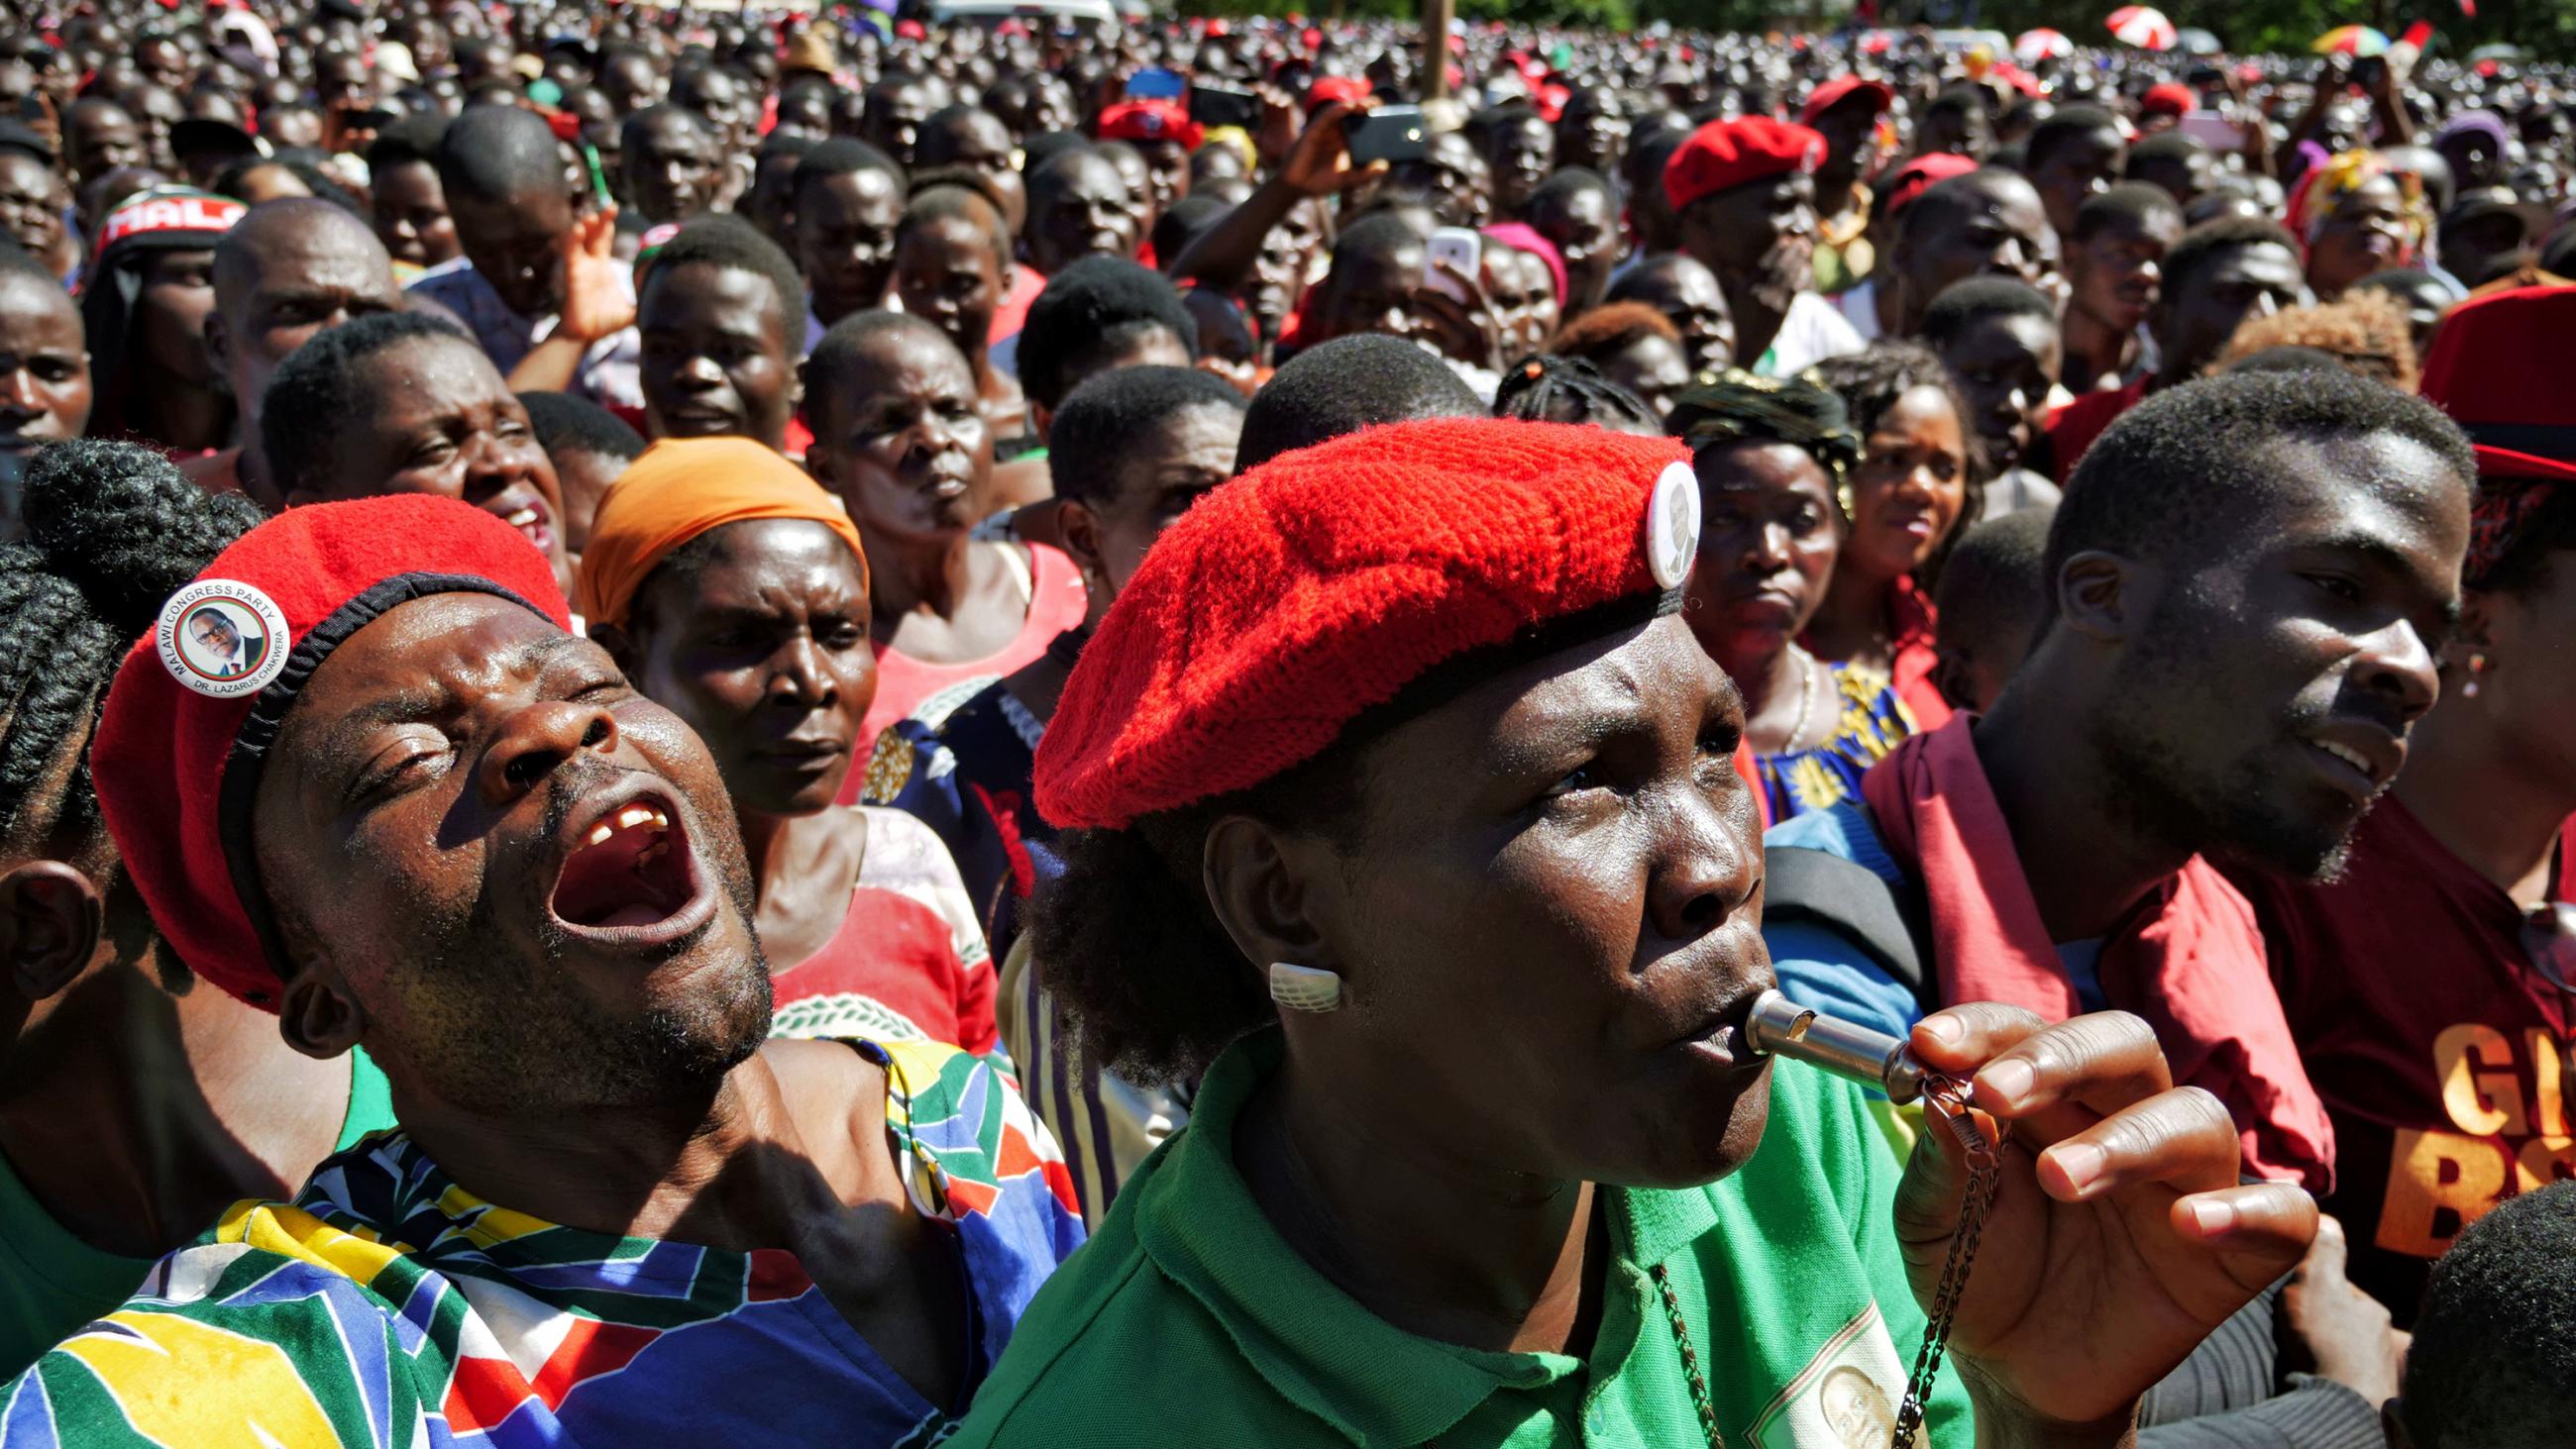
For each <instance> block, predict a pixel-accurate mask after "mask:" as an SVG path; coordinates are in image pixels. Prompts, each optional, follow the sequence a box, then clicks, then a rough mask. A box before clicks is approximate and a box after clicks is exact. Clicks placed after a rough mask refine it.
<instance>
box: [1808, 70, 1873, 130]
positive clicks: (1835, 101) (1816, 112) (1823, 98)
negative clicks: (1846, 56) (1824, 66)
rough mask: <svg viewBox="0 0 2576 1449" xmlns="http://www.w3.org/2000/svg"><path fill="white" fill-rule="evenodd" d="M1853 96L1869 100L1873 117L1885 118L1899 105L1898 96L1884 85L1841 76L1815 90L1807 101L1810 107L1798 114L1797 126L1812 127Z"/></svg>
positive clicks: (1860, 77)
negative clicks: (1882, 116) (1897, 102)
mask: <svg viewBox="0 0 2576 1449" xmlns="http://www.w3.org/2000/svg"><path fill="white" fill-rule="evenodd" d="M1853 96H1865V97H1867V98H1868V99H1869V109H1870V113H1871V114H1872V115H1884V114H1886V112H1887V108H1888V107H1889V106H1892V105H1894V104H1896V92H1894V91H1892V90H1890V89H1888V88H1887V86H1886V85H1885V84H1883V83H1881V82H1879V81H1874V80H1869V79H1867V78H1865V77H1862V76H1856V75H1838V76H1836V77H1834V78H1833V79H1832V80H1829V81H1827V82H1825V83H1824V84H1823V85H1820V86H1818V87H1816V89H1815V92H1814V93H1813V94H1812V95H1809V96H1808V97H1807V104H1806V105H1804V106H1802V107H1800V108H1799V110H1798V122H1799V124H1800V125H1806V126H1812V125H1814V124H1815V123H1816V117H1818V116H1821V115H1823V114H1824V113H1825V112H1827V111H1830V110H1832V109H1833V108H1834V107H1836V106H1839V105H1841V104H1842V103H1843V102H1844V101H1846V100H1849V99H1850V98H1852V97H1853Z"/></svg>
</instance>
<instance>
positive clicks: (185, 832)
mask: <svg viewBox="0 0 2576 1449" xmlns="http://www.w3.org/2000/svg"><path fill="white" fill-rule="evenodd" d="M448 593H483V594H491V595H494V596H496V597H499V598H502V599H507V600H509V601H511V602H512V603H516V604H519V605H522V606H524V607H526V608H527V609H529V610H531V611H532V612H534V613H537V614H539V615H542V616H543V617H544V618H546V619H548V620H550V621H551V622H552V623H553V624H554V625H555V627H557V628H559V629H564V630H567V631H568V630H570V629H571V627H572V617H571V614H570V612H569V611H568V610H567V609H566V608H565V607H564V600H563V595H562V594H561V593H560V592H559V591H558V590H557V589H556V587H555V576H554V566H553V564H552V563H550V562H549V561H548V560H547V558H546V556H545V555H544V554H543V553H540V552H538V551H537V550H536V549H534V548H531V547H529V546H528V540H527V539H526V538H525V537H523V536H522V535H521V534H520V533H519V531H518V530H517V529H514V528H512V527H510V526H509V525H508V524H506V523H503V522H502V521H501V520H499V519H497V518H494V517H493V516H492V515H491V514H489V513H486V512H484V511H483V510H482V509H480V508H476V507H474V506H472V505H470V504H466V503H460V502H457V501H456V500H454V499H452V498H431V497H424V496H421V495H418V494H408V495H400V496H394V497H385V498H366V499H360V500H358V501H355V502H350V503H318V504H312V505H309V506H307V507H302V508H291V509H288V510H287V511H286V512H285V513H282V514H280V515H278V516H277V517H275V518H272V519H270V520H268V521H267V522H266V523H263V524H261V525H260V526H259V527H257V528H254V529H252V530H251V531H250V532H248V533H246V534H243V535H242V536H241V537H240V538H238V539H236V540H234V541H233V544H232V546H231V547H229V548H227V549H225V550H224V551H223V552H222V553H219V554H217V555H215V558H214V561H213V562H212V563H209V564H207V565H206V567H205V570H204V571H203V572H201V573H199V574H198V575H197V577H196V580H195V581H194V582H192V583H190V584H189V585H188V586H187V587H186V588H183V589H181V590H179V591H178V592H177V593H175V594H172V595H171V596H170V599H169V601H168V602H167V603H166V604H164V605H163V606H162V609H161V617H160V622H159V624H158V626H157V627H156V628H155V629H154V630H153V632H152V633H151V634H149V635H146V636H145V637H144V638H143V639H141V640H139V641H137V642H136V644H135V646H134V649H133V651H132V652H131V653H128V654H127V655H126V656H125V662H124V663H123V664H121V665H119V666H118V667H117V671H116V680H115V682H114V683H113V684H111V685H109V686H108V691H107V704H106V706H105V708H104V710H103V711H102V713H101V714H100V717H99V724H98V733H97V736H96V738H95V740H94V741H93V743H92V744H91V746H90V775H91V778H92V779H93V780H94V781H95V782H96V784H97V788H98V803H99V813H100V814H101V815H103V816H104V817H105V818H106V820H107V828H108V833H109V834H110V835H112V836H113V837H115V840H116V848H117V851H118V853H119V854H121V855H122V856H123V857H124V859H125V873H126V875H127V876H129V877H130V878H132V880H133V881H134V885H135V889H136V890H138V891H140V892H141V893H142V896H143V903H144V905H145V906H147V907H149V908H150V910H151V912H152V920H153V923H154V924H155V925H157V926H159V927H160V929H161V933H162V934H163V935H164V936H166V937H168V938H169V940H170V943H171V944H172V945H173V946H176V947H177V948H178V952H179V958H180V959H181V960H183V961H185V962H187V963H188V965H189V967H190V969H192V970H194V971H195V972H196V973H197V974H198V975H199V976H202V977H204V978H205V979H206V980H208V981H210V982H212V983H213V984H214V985H216V986H217V987H219V988H221V989H222V990H224V991H226V992H229V993H231V994H232V995H234V996H237V997H239V998H241V999H242V1000H243V1001H246V1002H248V1003H250V1004H251V1005H253V1006H256V1007H260V1008H262V1009H264V1010H268V1011H275V1010H276V1009H277V987H278V979H279V965H280V964H281V963H282V962H283V961H284V959H285V956H284V947H283V945H282V943H281V942H280V941H279V938H278V934H277V923H276V917H275V913H274V912H273V910H272V909H271V907H270V905H269V901H268V896H267V894H266V892H265V891H264V890H262V888H261V886H260V879H259V865H258V862H257V861H256V860H255V859H254V858H253V856H252V853H251V828H250V827H251V806H252V804H253V802H254V801H255V800H256V799H257V798H258V794H259V781H260V776H261V774H262V773H263V772H264V771H265V770H266V768H267V764H268V754H269V750H270V748H271V747H272V746H273V745H274V744H275V743H276V740H277V734H278V730H279V727H280V726H281V725H282V724H283V723H284V721H285V718H286V713H287V711H288V709H290V708H291V707H292V706H293V705H294V703H295V699H296V695H297V693H298V692H299V691H301V690H302V689H303V687H304V685H305V683H306V681H308V680H310V679H311V678H312V677H313V673H314V671H315V670H317V669H319V668H321V667H322V664H323V661H325V660H327V659H328V658H330V656H331V651H332V650H334V649H336V648H338V647H339V646H340V645H341V644H343V643H345V642H347V640H348V639H349V637H350V636H351V635H354V634H356V633H357V632H358V631H359V630H360V629H363V628H365V627H366V626H367V625H368V624H370V623H373V622H374V621H375V620H377V619H379V618H381V617H383V616H384V615H385V614H387V613H389V612H391V611H392V610H393V609H394V608H395V607H397V606H399V605H401V604H404V603H407V602H409V601H410V600H413V599H418V598H426V597H428V596H430V595H432V594H448ZM207 624H215V625H219V626H229V630H230V633H231V635H232V637H233V639H234V641H235V642H234V646H233V649H234V652H233V653H230V654H226V653H224V652H222V651H220V650H218V649H216V648H215V647H214V646H212V645H209V644H207V643H206V642H204V640H203V639H201V638H200V637H198V635H197V634H196V632H195V630H196V629H197V627H198V626H201V625H207Z"/></svg>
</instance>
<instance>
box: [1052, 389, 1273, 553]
mask: <svg viewBox="0 0 2576 1449" xmlns="http://www.w3.org/2000/svg"><path fill="white" fill-rule="evenodd" d="M1242 436H1243V409H1241V408H1238V407H1228V406H1225V405H1224V404H1214V405H1201V406H1197V407H1189V408H1184V409H1182V410H1181V411H1179V412H1177V413H1174V414H1172V415H1171V416H1170V417H1168V418H1166V419H1164V420H1163V422H1162V424H1161V425H1160V426H1158V427H1156V428H1154V429H1153V430H1152V431H1151V432H1149V433H1147V434H1146V435H1145V436H1144V437H1142V438H1140V439H1138V440H1137V442H1136V445H1135V447H1134V448H1133V449H1132V450H1131V451H1130V452H1129V454H1128V455H1127V456H1126V457H1124V458H1122V459H1120V460H1119V464H1118V477H1117V480H1116V482H1115V484H1114V485H1113V490H1112V491H1111V492H1110V493H1109V494H1107V495H1106V496H1104V497H1100V498H1095V499H1091V500H1088V501H1084V502H1079V503H1072V504H1069V505H1068V506H1070V507H1075V508H1080V509H1082V510H1084V511H1085V512H1086V513H1087V514H1089V515H1090V518H1091V522H1092V530H1091V534H1090V545H1091V546H1090V548H1089V550H1087V552H1088V553H1089V554H1090V555H1091V556H1090V557H1085V558H1084V559H1083V562H1084V564H1086V565H1087V566H1089V567H1090V572H1091V575H1092V576H1093V577H1094V578H1097V579H1099V580H1101V581H1102V582H1104V583H1106V584H1107V585H1108V587H1109V597H1111V598H1115V597H1117V595H1118V592H1119V591H1120V590H1121V589H1124V588H1126V587H1127V581H1128V580H1129V579H1132V578H1134V577H1135V576H1136V570H1137V568H1138V567H1139V566H1141V565H1142V564H1143V563H1144V562H1145V550H1147V549H1149V548H1151V547H1153V544H1154V540H1155V539H1157V538H1160V537H1162V536H1163V530H1164V529H1166V528H1169V527H1171V526H1172V525H1173V523H1175V522H1177V521H1178V520H1179V519H1180V516H1181V515H1182V514H1184V513H1187V512H1189V511H1190V507H1191V505H1193V504H1195V503H1197V502H1198V501H1199V500H1200V499H1202V498H1205V497H1206V496H1207V495H1208V494H1209V493H1210V492H1211V491H1212V490H1214V489H1215V488H1216V486H1217V485H1218V484H1220V483H1223V482H1224V481H1225V480H1226V479H1228V478H1231V477H1233V476H1234V449H1235V444H1236V443H1237V442H1238V441H1239V440H1240V439H1241V438H1242Z"/></svg>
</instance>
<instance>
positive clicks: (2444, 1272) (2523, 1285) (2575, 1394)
mask: <svg viewBox="0 0 2576 1449" xmlns="http://www.w3.org/2000/svg"><path fill="white" fill-rule="evenodd" d="M2400 1388H2401V1392H2400V1394H2399V1396H2398V1400H2397V1417H2398V1418H2399V1419H2400V1420H2401V1421H2403V1422H2404V1423H2405V1425H2406V1432H2407V1435H2408V1437H2410V1438H2412V1439H2413V1440H2414V1441H2415V1444H2416V1446H2417V1449H2526V1446H2530V1449H2537V1446H2540V1445H2544V1444H2563V1443H2565V1442H2566V1439H2567V1426H2568V1425H2569V1424H2570V1423H2571V1422H2576V1182H2566V1181H2560V1182H2553V1183H2551V1184H2549V1185H2548V1186H2546V1187H2543V1188H2539V1189H2537V1190H2535V1191H2532V1192H2526V1193H2523V1194H2522V1195H2520V1196H2518V1197H2513V1198H2508V1199H2506V1200H2505V1201H2504V1202H2501V1203H2499V1204H2497V1205H2496V1206H2495V1207H2494V1208H2493V1209H2492V1210H2490V1211H2489V1212H2488V1213H2487V1214H2486V1215H2485V1216H2484V1217H2481V1218H2479V1219H2478V1220H2477V1221H2476V1222H2474V1223H2471V1224H2469V1225H2468V1226H2467V1227H2466V1228H2463V1229H2461V1231H2460V1235H2459V1236H2458V1237H2457V1238H2455V1239H2453V1240H2452V1242H2451V1248H2450V1251H2449V1252H2447V1253H2444V1254H2443V1255H2442V1256H2441V1258H2440V1259H2439V1260H2437V1261H2436V1262H2435V1263H2434V1264H2433V1272H2432V1276H2431V1277H2430V1279H2428V1280H2427V1282H2426V1283H2425V1285H2424V1308H2423V1312H2422V1314H2421V1315H2420V1316H2419V1317H2417V1318H2416V1320H2415V1342H2414V1346H2413V1347H2412V1348H2410V1349H2409V1350H2408V1351H2407V1354H2406V1369H2405V1378H2404V1380H2403V1381H2402V1382H2401V1384H2400Z"/></svg>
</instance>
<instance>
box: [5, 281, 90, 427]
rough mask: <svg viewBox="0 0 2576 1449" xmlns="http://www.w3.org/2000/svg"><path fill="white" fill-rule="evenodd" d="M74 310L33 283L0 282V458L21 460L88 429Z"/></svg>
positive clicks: (86, 384)
mask: <svg viewBox="0 0 2576 1449" xmlns="http://www.w3.org/2000/svg"><path fill="white" fill-rule="evenodd" d="M89 407H90V376H89V351H88V349H87V347H86V345H85V344H84V342H83V340H82V335H81V319H80V312H79V310H78V309H76V308H75V307H73V306H72V300H71V298H70V297H69V296H67V295H65V293H64V292H63V289H62V288H60V287H56V286H50V285H48V284H47V283H45V282H43V281H41V280H39V279H37V278H35V277H8V278H0V452H7V453H12V454H16V455H18V456H19V457H20V458H21V459H22V460H23V459H24V457H25V455H26V454H28V453H29V452H32V451H33V450H34V449H36V448H38V447H41V446H43V445H44V444H46V443H54V442H60V441H61V440H63V439H65V438H77V437H79V436H80V435H81V430H82V429H83V428H86V427H88V426H89Z"/></svg>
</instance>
